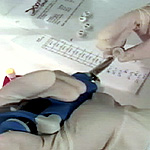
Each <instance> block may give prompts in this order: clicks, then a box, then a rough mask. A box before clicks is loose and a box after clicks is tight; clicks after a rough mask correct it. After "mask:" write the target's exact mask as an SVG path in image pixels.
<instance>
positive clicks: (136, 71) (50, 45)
mask: <svg viewBox="0 0 150 150" xmlns="http://www.w3.org/2000/svg"><path fill="white" fill-rule="evenodd" d="M13 42H14V43H15V44H17V45H19V46H21V47H22V48H23V49H24V50H25V51H26V52H27V51H28V52H29V53H31V54H32V55H34V57H35V56H37V57H39V61H40V62H41V63H42V60H40V57H42V59H43V58H44V59H46V60H49V61H51V62H56V63H58V64H59V65H60V66H61V70H64V71H66V70H65V68H67V72H68V73H75V72H77V71H81V72H84V71H89V70H91V69H92V68H93V67H95V66H97V65H98V64H100V63H102V62H103V61H104V59H103V58H102V55H101V53H100V51H99V50H98V49H96V48H95V49H87V48H83V47H81V46H78V45H76V44H74V43H72V42H68V41H65V40H59V39H56V38H54V37H51V36H49V35H28V36H22V37H17V38H15V39H14V40H13ZM63 67H64V69H63ZM56 69H59V68H56ZM148 75H149V69H147V68H143V67H140V66H139V64H137V63H135V62H130V63H129V62H128V63H119V62H118V61H117V60H115V61H114V62H113V63H112V64H111V65H110V66H109V67H108V68H107V69H105V70H104V71H103V72H102V73H101V74H99V75H98V76H99V77H100V79H101V84H102V86H109V87H112V88H115V89H119V90H123V91H129V92H132V93H136V92H137V91H138V89H139V88H140V87H141V85H142V84H143V83H144V81H145V80H146V78H147V77H148Z"/></svg>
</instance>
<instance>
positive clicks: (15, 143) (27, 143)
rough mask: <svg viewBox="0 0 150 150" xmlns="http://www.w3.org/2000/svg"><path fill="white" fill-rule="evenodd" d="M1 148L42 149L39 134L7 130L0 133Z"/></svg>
mask: <svg viewBox="0 0 150 150" xmlns="http://www.w3.org/2000/svg"><path fill="white" fill-rule="evenodd" d="M0 149H1V150H42V149H43V141H42V138H41V137H40V136H36V135H32V134H29V133H24V132H17V131H9V132H6V133H3V134H1V135H0Z"/></svg>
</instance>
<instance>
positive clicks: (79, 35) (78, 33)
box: [77, 30, 86, 38]
mask: <svg viewBox="0 0 150 150" xmlns="http://www.w3.org/2000/svg"><path fill="white" fill-rule="evenodd" d="M84 36H86V32H85V31H84V30H80V31H79V32H77V37H80V38H82V37H84Z"/></svg>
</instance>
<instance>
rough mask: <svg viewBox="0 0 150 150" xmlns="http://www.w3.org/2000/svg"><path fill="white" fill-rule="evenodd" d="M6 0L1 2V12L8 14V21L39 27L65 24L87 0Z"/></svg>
mask: <svg viewBox="0 0 150 150" xmlns="http://www.w3.org/2000/svg"><path fill="white" fill-rule="evenodd" d="M6 1H7V3H6ZM6 1H5V0H2V2H1V5H2V6H3V7H2V8H3V9H2V10H0V14H1V15H3V16H7V18H6V17H5V19H6V20H7V21H9V22H11V23H15V24H16V25H18V26H20V27H23V28H28V29H29V28H30V29H36V28H37V29H38V28H39V27H41V26H42V27H43V26H45V27H46V25H47V24H48V26H49V24H51V25H56V26H59V27H60V26H65V25H66V24H67V22H68V21H69V20H70V18H71V17H72V16H73V15H74V13H75V12H76V11H77V10H78V8H79V7H80V6H81V5H82V3H83V2H84V1H85V0H61V1H59V0H48V1H47V0H41V2H38V1H37V0H24V1H18V0H17V1H16V0H15V2H12V0H6ZM7 4H8V5H7ZM26 11H27V12H26Z"/></svg>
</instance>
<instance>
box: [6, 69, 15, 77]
mask: <svg viewBox="0 0 150 150" xmlns="http://www.w3.org/2000/svg"><path fill="white" fill-rule="evenodd" d="M6 73H7V77H8V78H9V79H10V80H13V79H15V78H16V73H15V70H14V69H13V68H9V69H7V70H6Z"/></svg>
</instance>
